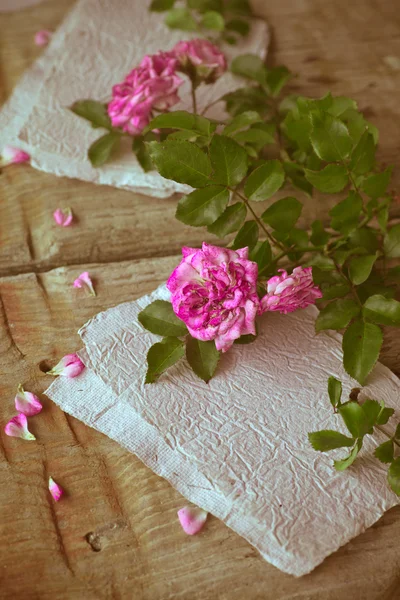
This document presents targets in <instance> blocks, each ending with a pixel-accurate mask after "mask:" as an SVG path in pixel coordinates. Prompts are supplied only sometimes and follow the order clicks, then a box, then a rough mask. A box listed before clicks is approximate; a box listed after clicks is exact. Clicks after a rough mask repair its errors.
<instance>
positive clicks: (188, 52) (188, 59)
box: [172, 38, 227, 83]
mask: <svg viewBox="0 0 400 600" xmlns="http://www.w3.org/2000/svg"><path fill="white" fill-rule="evenodd" d="M172 53H173V54H174V55H175V56H176V57H177V59H178V60H179V63H180V65H181V68H182V70H183V71H184V72H187V73H188V74H189V75H191V73H192V71H193V68H194V69H195V73H196V75H197V77H198V78H200V79H202V80H204V81H205V83H213V82H214V81H215V80H216V79H218V77H221V75H223V74H224V73H225V71H226V68H227V62H226V58H225V55H224V54H223V53H222V52H221V50H220V49H219V48H218V47H217V46H215V45H214V44H212V43H211V42H210V41H208V40H205V39H200V38H198V39H195V40H188V41H186V42H178V43H177V44H176V45H175V46H174V48H173V49H172Z"/></svg>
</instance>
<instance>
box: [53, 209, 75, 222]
mask: <svg viewBox="0 0 400 600" xmlns="http://www.w3.org/2000/svg"><path fill="white" fill-rule="evenodd" d="M53 217H54V220H55V222H56V223H57V225H60V227H68V225H71V223H72V221H73V219H74V215H73V214H72V210H71V209H70V208H69V207H68V208H64V210H63V209H62V208H57V210H55V211H54V212H53Z"/></svg>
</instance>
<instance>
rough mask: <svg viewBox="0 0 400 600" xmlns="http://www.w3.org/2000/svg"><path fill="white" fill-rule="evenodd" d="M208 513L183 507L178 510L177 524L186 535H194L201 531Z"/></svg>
mask: <svg viewBox="0 0 400 600" xmlns="http://www.w3.org/2000/svg"><path fill="white" fill-rule="evenodd" d="M207 516H208V513H207V512H206V511H205V510H203V509H202V508H198V507H197V506H184V507H183V508H181V509H180V510H178V518H179V522H180V524H181V525H182V529H183V531H184V532H185V533H187V534H188V535H195V534H196V533H198V532H199V531H200V529H202V527H203V525H204V523H205V522H206V520H207Z"/></svg>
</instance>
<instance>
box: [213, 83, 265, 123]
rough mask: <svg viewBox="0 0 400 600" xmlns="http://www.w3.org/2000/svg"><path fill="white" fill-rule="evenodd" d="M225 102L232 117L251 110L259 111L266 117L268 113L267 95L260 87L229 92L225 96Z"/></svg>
mask: <svg viewBox="0 0 400 600" xmlns="http://www.w3.org/2000/svg"><path fill="white" fill-rule="evenodd" d="M223 100H225V102H226V110H227V112H228V113H229V114H230V115H232V116H236V115H240V114H241V113H242V112H245V111H249V110H254V111H257V112H258V113H260V115H264V116H265V115H266V113H267V112H268V104H267V103H266V102H265V93H264V92H263V91H262V90H261V88H259V87H244V88H240V89H238V90H235V91H234V92H228V94H225V96H223Z"/></svg>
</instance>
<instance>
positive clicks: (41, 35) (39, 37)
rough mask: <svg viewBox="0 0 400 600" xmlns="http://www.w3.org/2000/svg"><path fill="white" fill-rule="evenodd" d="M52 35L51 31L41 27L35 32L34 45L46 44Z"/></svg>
mask: <svg viewBox="0 0 400 600" xmlns="http://www.w3.org/2000/svg"><path fill="white" fill-rule="evenodd" d="M52 35H53V32H52V31H49V30H48V29H41V30H40V31H37V32H36V33H35V44H36V46H42V47H43V46H47V44H48V43H49V41H50V40H51V36H52Z"/></svg>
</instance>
